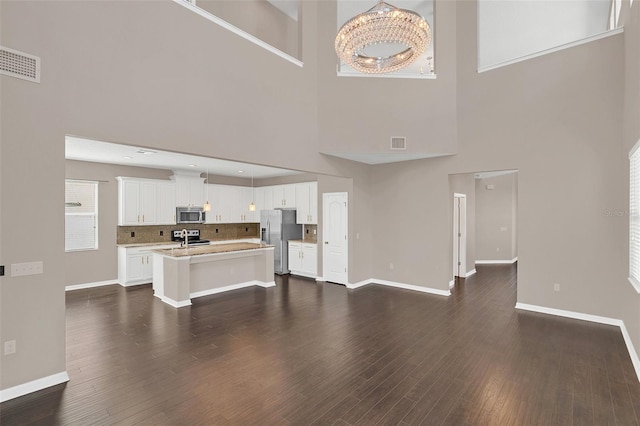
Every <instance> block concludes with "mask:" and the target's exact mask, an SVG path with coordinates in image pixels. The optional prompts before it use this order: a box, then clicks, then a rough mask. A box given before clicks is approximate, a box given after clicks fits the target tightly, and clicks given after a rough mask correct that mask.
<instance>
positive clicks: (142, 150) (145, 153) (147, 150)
mask: <svg viewBox="0 0 640 426" xmlns="http://www.w3.org/2000/svg"><path fill="white" fill-rule="evenodd" d="M136 154H144V155H152V154H157V152H156V151H151V150H149V149H142V148H140V149H139V150H137V151H136Z"/></svg>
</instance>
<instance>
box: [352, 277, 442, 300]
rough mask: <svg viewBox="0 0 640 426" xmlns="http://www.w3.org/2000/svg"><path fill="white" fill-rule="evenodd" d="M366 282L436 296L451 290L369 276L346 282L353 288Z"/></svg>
mask: <svg viewBox="0 0 640 426" xmlns="http://www.w3.org/2000/svg"><path fill="white" fill-rule="evenodd" d="M367 284H380V285H386V286H389V287H396V288H403V289H405V290H413V291H419V292H421V293H429V294H437V295H438V296H451V291H449V290H440V289H437V288H431V287H422V286H418V285H413V284H405V283H399V282H395V281H387V280H378V279H375V278H369V279H368V280H364V281H358V282H357V283H355V284H347V288H351V289H353V288H358V287H362V286H365V285H367Z"/></svg>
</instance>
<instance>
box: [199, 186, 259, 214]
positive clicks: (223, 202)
mask: <svg viewBox="0 0 640 426" xmlns="http://www.w3.org/2000/svg"><path fill="white" fill-rule="evenodd" d="M207 187H208V188H207V192H208V196H209V202H210V203H211V211H210V212H208V213H207V216H206V222H207V223H243V222H255V221H256V220H259V219H256V217H257V215H256V213H257V212H252V211H249V204H250V203H251V201H252V191H251V188H250V187H246V186H233V185H217V184H211V185H207ZM256 210H257V209H256Z"/></svg>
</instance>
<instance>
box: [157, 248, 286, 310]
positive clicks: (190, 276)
mask: <svg viewBox="0 0 640 426" xmlns="http://www.w3.org/2000/svg"><path fill="white" fill-rule="evenodd" d="M273 254H274V247H273V246H269V245H266V244H256V243H246V242H240V243H228V244H212V245H206V246H195V247H188V248H182V247H178V248H170V249H162V250H153V294H154V295H155V296H156V297H158V298H159V299H160V300H162V301H163V302H165V303H167V304H169V305H171V306H173V307H175V308H180V307H183V306H189V305H191V299H193V298H196V297H202V296H208V295H210V294H215V293H221V292H223V291H229V290H235V289H238V288H242V287H248V286H253V285H257V286H261V287H273V286H275V285H276V284H275V282H274V280H273V273H274V271H273V265H274V263H273Z"/></svg>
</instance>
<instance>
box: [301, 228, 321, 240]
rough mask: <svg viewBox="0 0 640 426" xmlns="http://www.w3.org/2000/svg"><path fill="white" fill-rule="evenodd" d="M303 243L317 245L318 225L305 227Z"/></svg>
mask: <svg viewBox="0 0 640 426" xmlns="http://www.w3.org/2000/svg"><path fill="white" fill-rule="evenodd" d="M302 241H305V242H307V243H317V242H318V225H303V226H302Z"/></svg>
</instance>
